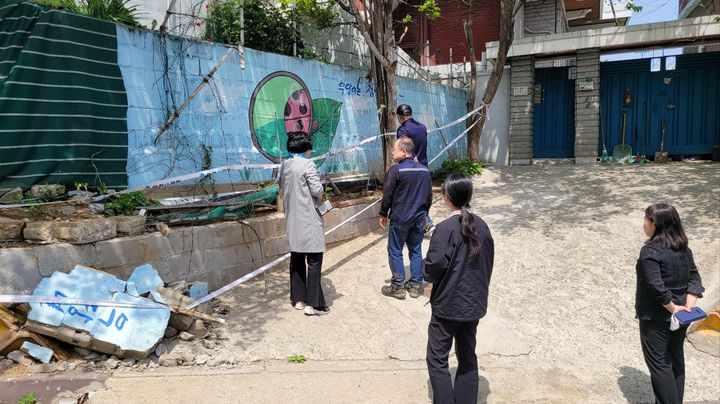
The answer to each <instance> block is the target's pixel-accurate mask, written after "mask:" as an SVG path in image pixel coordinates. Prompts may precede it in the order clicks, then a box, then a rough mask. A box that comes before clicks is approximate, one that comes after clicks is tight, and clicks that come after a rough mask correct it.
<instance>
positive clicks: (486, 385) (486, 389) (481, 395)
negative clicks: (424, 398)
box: [427, 367, 490, 404]
mask: <svg viewBox="0 0 720 404" xmlns="http://www.w3.org/2000/svg"><path fill="white" fill-rule="evenodd" d="M456 373H457V367H451V368H450V378H451V379H452V380H455V374H456ZM427 394H428V398H429V399H430V402H432V401H433V391H432V385H431V384H430V379H428V380H427ZM489 396H490V382H489V381H488V379H486V378H485V377H484V376H483V375H478V399H477V404H486V403H487V400H488V397H489Z"/></svg>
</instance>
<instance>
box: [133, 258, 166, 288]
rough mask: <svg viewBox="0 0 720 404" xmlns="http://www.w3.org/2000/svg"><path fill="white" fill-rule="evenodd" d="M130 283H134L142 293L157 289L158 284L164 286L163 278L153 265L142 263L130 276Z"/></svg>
mask: <svg viewBox="0 0 720 404" xmlns="http://www.w3.org/2000/svg"><path fill="white" fill-rule="evenodd" d="M127 281H128V283H130V282H132V283H134V286H135V290H136V291H137V293H139V294H140V295H144V294H145V293H148V292H150V291H151V290H155V289H156V288H157V287H158V286H163V285H164V283H163V280H162V279H161V278H160V275H158V272H157V271H156V270H155V268H153V266H152V265H149V264H145V265H141V266H139V267H137V268H135V270H134V271H133V273H132V274H131V275H130V277H129V278H128V280H127Z"/></svg>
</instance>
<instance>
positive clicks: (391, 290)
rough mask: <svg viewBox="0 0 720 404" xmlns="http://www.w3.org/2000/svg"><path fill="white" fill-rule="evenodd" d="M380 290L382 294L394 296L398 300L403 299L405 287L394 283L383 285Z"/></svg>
mask: <svg viewBox="0 0 720 404" xmlns="http://www.w3.org/2000/svg"><path fill="white" fill-rule="evenodd" d="M380 292H381V293H382V294H383V296H388V297H394V298H396V299H400V300H402V299H405V288H403V287H402V286H397V285H395V284H391V285H389V286H383V287H382V289H380Z"/></svg>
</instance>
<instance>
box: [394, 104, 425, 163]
mask: <svg viewBox="0 0 720 404" xmlns="http://www.w3.org/2000/svg"><path fill="white" fill-rule="evenodd" d="M396 115H397V119H398V123H399V124H400V127H399V128H398V130H397V137H398V139H400V138H401V137H403V136H407V137H409V138H410V139H411V140H412V141H413V145H414V146H415V151H414V152H413V157H415V158H416V159H417V161H418V162H419V163H420V164H422V165H424V166H425V167H427V166H428V159H427V128H426V127H425V125H423V124H422V123H420V122H418V121H416V120H415V118H413V112H412V108H411V107H410V106H409V105H407V104H400V105H398V107H397V111H396Z"/></svg>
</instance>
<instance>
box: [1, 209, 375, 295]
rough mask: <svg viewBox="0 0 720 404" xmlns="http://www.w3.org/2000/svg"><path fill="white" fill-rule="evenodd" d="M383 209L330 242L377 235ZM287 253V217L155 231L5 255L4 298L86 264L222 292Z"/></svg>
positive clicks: (345, 214)
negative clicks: (147, 267)
mask: <svg viewBox="0 0 720 404" xmlns="http://www.w3.org/2000/svg"><path fill="white" fill-rule="evenodd" d="M375 198H376V197H368V198H365V199H361V200H356V201H354V202H355V203H356V204H355V205H352V206H347V207H341V208H336V209H333V210H331V211H330V212H329V213H328V214H327V215H326V216H325V229H326V230H328V229H330V228H331V227H333V226H335V225H337V224H339V223H340V222H342V221H343V220H346V219H347V218H349V217H350V216H352V215H354V214H356V213H357V212H359V211H361V210H362V209H363V208H365V207H367V206H368V204H369V203H372V202H373V201H374V200H375ZM379 206H380V205H379V204H376V205H375V206H373V207H372V208H370V209H369V210H368V211H366V212H364V213H363V214H362V215H360V216H358V217H357V218H355V219H353V220H352V221H351V222H350V223H347V224H346V225H344V226H342V227H341V228H339V229H338V230H337V231H335V232H333V233H331V234H330V235H328V236H327V238H326V242H327V243H333V242H337V241H342V240H347V239H350V238H353V237H357V236H360V235H364V234H367V233H369V232H370V231H372V230H374V229H376V228H377V213H378V210H379ZM286 252H287V236H286V234H285V219H284V216H283V214H282V213H273V214H271V215H267V216H262V217H255V218H250V219H246V220H243V221H242V222H240V223H238V222H223V223H217V224H211V225H206V226H188V227H175V228H172V229H171V232H170V233H168V234H167V236H165V235H162V234H161V233H159V232H154V233H149V234H143V235H140V236H135V237H120V238H114V239H111V240H104V241H98V242H95V243H90V244H82V245H74V244H66V243H61V244H52V245H41V246H40V245H39V246H35V247H26V248H2V249H0V268H2V270H1V271H0V294H29V293H31V292H32V290H33V289H34V288H35V287H36V286H37V285H38V283H39V282H40V280H41V279H42V278H43V277H47V276H50V275H52V274H53V273H54V272H55V271H60V272H64V273H68V272H70V271H71V270H72V269H73V268H74V267H75V265H78V264H80V265H85V266H89V267H92V268H95V269H99V270H103V271H105V272H108V273H110V274H113V275H115V276H117V277H118V278H120V279H127V278H128V276H130V274H131V273H132V271H133V269H135V267H137V266H139V265H141V264H144V263H149V264H152V265H153V267H155V268H156V269H157V270H158V272H159V274H160V276H161V277H162V279H163V280H164V281H165V283H172V282H174V281H179V280H187V281H204V282H208V284H209V287H210V289H211V290H215V289H218V288H219V287H221V286H223V285H225V284H227V283H229V282H231V281H233V280H235V279H237V278H239V277H241V276H243V275H245V274H247V273H248V272H251V271H253V270H254V269H256V268H258V267H260V266H261V265H263V264H265V263H267V262H269V261H271V260H272V259H274V258H276V257H278V256H280V255H282V254H284V253H286ZM281 266H282V264H281Z"/></svg>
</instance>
